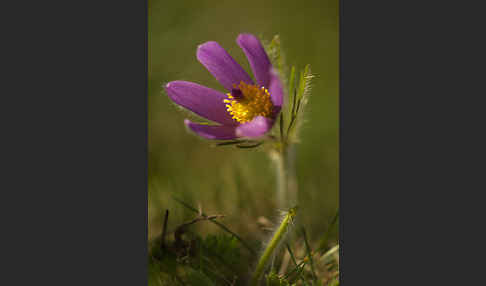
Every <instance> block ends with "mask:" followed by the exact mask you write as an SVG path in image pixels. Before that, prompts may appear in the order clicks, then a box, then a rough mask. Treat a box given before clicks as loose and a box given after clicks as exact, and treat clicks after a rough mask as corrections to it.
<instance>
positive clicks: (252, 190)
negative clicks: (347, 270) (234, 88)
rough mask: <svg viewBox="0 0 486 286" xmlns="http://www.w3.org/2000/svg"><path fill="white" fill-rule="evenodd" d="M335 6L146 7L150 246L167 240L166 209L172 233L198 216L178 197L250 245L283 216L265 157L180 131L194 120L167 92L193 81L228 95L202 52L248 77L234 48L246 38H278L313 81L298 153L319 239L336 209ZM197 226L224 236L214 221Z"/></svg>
mask: <svg viewBox="0 0 486 286" xmlns="http://www.w3.org/2000/svg"><path fill="white" fill-rule="evenodd" d="M338 7H339V5H338V1H337V0H319V1H281V0H276V1H268V0H266V1H256V0H247V1H218V0H197V1H196V0H180V1H162V0H149V23H148V25H149V28H148V29H149V67H148V80H149V99H148V128H149V130H148V133H149V138H148V139H149V146H148V147H149V178H148V179H149V202H148V204H149V206H148V207H149V221H148V227H149V239H152V238H154V237H155V236H157V235H159V234H160V232H161V229H162V224H163V214H164V211H165V210H166V209H169V211H170V216H169V224H168V225H169V229H173V228H174V227H175V226H176V225H178V224H181V223H182V222H184V221H187V220H188V219H191V218H193V217H194V213H192V212H190V211H189V210H187V209H185V208H184V207H182V206H181V205H180V204H178V203H177V202H175V201H174V200H173V199H172V198H171V197H172V196H176V197H177V198H180V199H182V200H184V201H186V202H187V203H190V204H191V205H193V206H198V205H200V206H201V207H202V210H203V211H204V212H205V213H206V214H224V215H226V217H225V218H224V219H223V220H222V222H223V223H224V224H225V225H227V226H229V227H230V228H231V229H232V230H234V231H235V232H236V233H238V234H240V235H241V236H242V237H243V238H248V239H258V236H259V235H261V234H262V232H261V230H260V227H259V225H258V223H257V221H258V219H259V218H261V217H265V218H267V219H269V220H270V221H275V220H276V219H277V218H278V216H279V212H278V210H277V207H276V196H275V174H274V169H273V166H272V164H271V162H270V160H269V158H268V156H267V154H266V153H265V152H262V151H258V150H254V149H252V150H244V149H237V148H232V147H213V146H212V144H210V143H208V142H207V141H204V140H202V139H199V138H197V137H196V136H194V135H192V134H190V133H189V132H188V131H186V129H185V127H184V123H183V120H184V118H187V117H188V113H187V112H184V111H182V110H181V109H180V108H178V107H177V106H176V105H175V104H173V103H172V102H171V101H170V100H169V98H168V97H167V95H166V94H165V92H164V91H163V88H162V87H163V85H164V84H165V83H167V82H169V81H172V80H187V81H193V82H196V83H199V84H202V85H206V86H209V87H212V88H215V89H218V90H221V91H223V89H222V87H221V86H219V84H218V82H217V81H216V80H215V79H214V78H213V77H212V76H211V75H210V74H209V72H208V71H207V70H206V69H205V68H204V67H203V66H202V65H201V64H200V63H199V62H198V61H197V59H196V48H197V46H198V45H199V44H202V43H204V42H206V41H210V40H212V41H217V42H219V43H220V44H221V45H222V46H223V47H224V48H225V49H226V50H227V51H228V52H229V53H230V54H231V55H232V56H233V57H234V58H235V60H236V61H237V62H239V63H240V64H241V65H242V66H243V68H245V69H246V70H247V71H248V73H249V74H250V75H251V69H250V68H249V64H248V62H247V60H246V58H245V56H244V54H243V52H242V50H241V49H240V48H239V47H238V45H237V44H236V42H235V40H236V37H237V36H238V34H239V33H243V32H245V33H252V34H255V35H257V36H259V37H260V38H261V39H265V40H267V41H270V40H271V39H272V38H273V36H274V35H275V34H279V35H280V40H281V47H282V51H283V52H284V53H285V57H286V62H287V64H288V65H289V66H290V65H295V66H296V68H297V70H300V69H303V68H304V66H305V65H306V64H307V63H309V64H311V69H312V73H313V74H314V75H315V76H316V77H315V78H314V80H313V89H312V92H311V97H310V100H309V104H308V105H307V110H306V116H305V118H306V119H307V122H306V123H305V124H304V126H303V129H302V130H301V132H300V141H301V143H299V144H298V146H297V178H298V182H299V203H300V206H301V209H300V213H299V216H300V221H301V222H302V224H303V225H304V226H305V227H306V229H307V232H308V235H309V236H310V237H312V238H314V239H317V238H319V237H321V236H322V234H323V233H324V231H325V230H326V227H327V224H328V221H329V220H330V219H331V217H332V216H333V215H334V214H335V213H336V210H337V208H338V204H339V191H338V190H339V185H338V182H339V173H338V169H339V165H338V163H339V161H338V159H339V154H338V153H339V142H338V135H339V133H338V127H339V122H338V116H339V114H338V109H339V105H338V103H339V90H338V87H339V85H338V84H339V78H338V73H339V62H338V51H339V46H338V41H339V29H338V23H339V21H338V14H339V11H338ZM194 227H195V228H196V229H197V230H198V231H200V232H202V233H204V232H217V231H220V230H219V229H218V228H215V227H214V226H213V225H212V224H210V223H201V224H197V225H195V226H194ZM336 229H337V227H336ZM337 235H338V234H337V231H336V230H335V231H333V232H332V236H333V237H334V238H336V237H337Z"/></svg>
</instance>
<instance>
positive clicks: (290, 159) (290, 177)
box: [271, 144, 298, 209]
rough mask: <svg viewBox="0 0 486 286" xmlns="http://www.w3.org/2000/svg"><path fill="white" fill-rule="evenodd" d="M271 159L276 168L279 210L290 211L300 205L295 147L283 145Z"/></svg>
mask: <svg viewBox="0 0 486 286" xmlns="http://www.w3.org/2000/svg"><path fill="white" fill-rule="evenodd" d="M271 157H272V159H273V161H274V162H275V167H276V168H275V170H276V177H277V205H278V208H280V209H289V208H291V207H294V206H296V205H298V195H297V176H296V172H295V148H294V146H293V145H288V144H282V148H281V149H280V150H279V151H275V152H273V153H272V154H271Z"/></svg>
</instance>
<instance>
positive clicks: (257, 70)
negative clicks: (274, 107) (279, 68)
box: [236, 34, 272, 88]
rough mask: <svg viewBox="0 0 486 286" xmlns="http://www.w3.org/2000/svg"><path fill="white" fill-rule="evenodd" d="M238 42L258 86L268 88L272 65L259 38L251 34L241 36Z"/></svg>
mask: <svg viewBox="0 0 486 286" xmlns="http://www.w3.org/2000/svg"><path fill="white" fill-rule="evenodd" d="M236 42H237V43H238V45H239V46H240V47H241V49H243V52H244V53H245V55H246V57H247V58H248V62H250V66H251V69H252V70H253V75H254V76H255V79H256V81H257V84H258V85H259V86H264V87H265V88H268V87H269V85H270V68H271V67H272V64H271V63H270V60H269V58H268V55H267V53H266V52H265V49H264V48H263V46H262V44H261V43H260V41H259V40H258V38H257V37H255V36H253V35H251V34H240V35H239V36H238V38H237V39H236Z"/></svg>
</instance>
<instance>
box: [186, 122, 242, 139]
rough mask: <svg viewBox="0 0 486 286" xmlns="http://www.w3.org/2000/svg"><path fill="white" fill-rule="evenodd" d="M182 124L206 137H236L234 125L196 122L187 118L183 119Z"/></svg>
mask: <svg viewBox="0 0 486 286" xmlns="http://www.w3.org/2000/svg"><path fill="white" fill-rule="evenodd" d="M184 124H185V125H186V126H187V127H188V128H189V129H191V130H192V131H193V132H195V133H196V134H197V135H199V136H201V137H204V138H206V139H215V140H230V139H235V138H236V135H235V128H236V127H235V126H227V125H220V126H217V125H204V124H197V123H194V122H191V121H190V120H189V119H186V120H184Z"/></svg>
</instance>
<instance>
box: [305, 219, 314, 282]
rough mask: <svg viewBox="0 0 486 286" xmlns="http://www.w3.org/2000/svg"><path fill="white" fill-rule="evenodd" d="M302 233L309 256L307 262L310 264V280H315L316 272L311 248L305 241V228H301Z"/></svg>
mask: <svg viewBox="0 0 486 286" xmlns="http://www.w3.org/2000/svg"><path fill="white" fill-rule="evenodd" d="M302 234H303V235H304V242H305V249H306V251H307V257H308V258H309V264H310V266H311V271H312V280H314V281H315V282H317V275H316V272H315V270H314V262H313V260H312V253H311V249H310V246H309V241H307V234H306V233H305V228H302Z"/></svg>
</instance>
